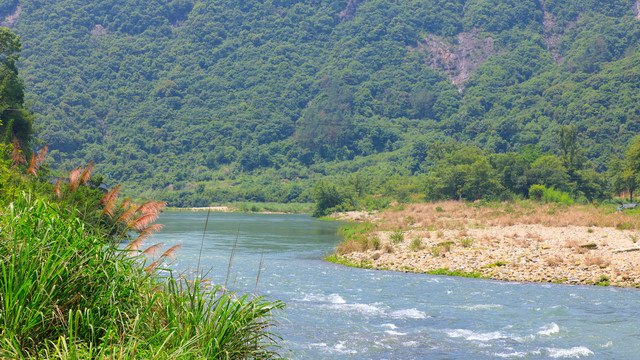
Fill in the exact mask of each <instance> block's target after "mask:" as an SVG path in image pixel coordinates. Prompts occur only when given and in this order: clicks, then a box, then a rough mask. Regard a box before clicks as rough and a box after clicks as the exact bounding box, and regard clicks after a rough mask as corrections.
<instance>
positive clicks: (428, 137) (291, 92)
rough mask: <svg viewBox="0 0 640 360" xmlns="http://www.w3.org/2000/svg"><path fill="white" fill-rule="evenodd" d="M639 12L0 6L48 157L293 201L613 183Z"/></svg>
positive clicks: (113, 179)
mask: <svg viewBox="0 0 640 360" xmlns="http://www.w3.org/2000/svg"><path fill="white" fill-rule="evenodd" d="M638 8H640V6H638V4H637V3H636V1H635V0H573V1H572V0H544V1H543V0H420V1H417V0H400V1H397V0H394V1H391V0H318V1H303V0H262V1H258V0H245V1H232V0H216V1H213V0H202V1H191V0H173V1H168V0H155V1H143V2H140V1H133V0H119V1H115V0H102V1H95V0H93V1H92V0H7V1H2V2H0V16H2V17H4V18H5V21H4V22H3V25H5V26H9V27H10V28H11V29H12V31H14V32H15V33H17V34H18V35H19V36H20V38H21V40H22V53H21V60H20V62H19V63H18V66H19V70H20V75H21V77H22V78H23V81H24V84H25V93H26V94H25V96H26V99H27V102H28V103H29V104H30V105H29V108H30V109H31V110H32V111H33V112H34V113H35V114H36V115H35V116H36V117H35V119H36V120H35V127H36V130H37V131H38V132H39V133H38V137H39V138H40V139H41V140H42V141H43V142H46V143H48V144H49V147H50V149H51V152H50V157H49V162H50V163H51V166H52V168H54V169H56V168H58V169H65V170H69V169H72V168H75V167H77V166H78V165H81V164H86V163H88V162H90V161H94V162H95V164H96V171H97V172H99V173H102V174H103V175H104V177H105V180H106V181H107V182H108V183H111V184H115V183H121V182H122V183H125V184H126V187H127V188H129V189H132V190H134V191H137V192H144V193H145V194H146V195H148V196H153V197H154V198H155V199H159V200H166V201H168V202H169V203H170V205H175V206H182V205H208V204H209V203H211V202H222V201H232V200H257V201H280V202H289V201H309V200H310V199H311V198H312V197H313V192H312V189H311V188H312V184H313V183H314V182H316V181H317V180H318V179H321V178H323V177H326V176H330V177H333V178H336V177H337V178H338V179H342V180H338V181H342V182H344V183H349V182H350V183H355V184H356V185H357V184H358V182H359V181H361V180H358V179H365V180H366V183H367V190H366V191H369V192H384V188H385V186H386V188H387V189H389V191H394V192H398V191H400V192H402V191H403V190H402V189H403V186H401V184H406V186H405V188H406V189H408V190H406V191H407V192H408V193H413V192H416V191H417V192H419V193H423V194H429V192H430V191H431V194H436V195H437V196H439V197H452V198H458V197H463V198H468V199H475V198H479V197H483V196H493V195H495V196H504V194H505V191H506V192H508V193H509V194H511V195H525V196H526V195H527V191H528V189H529V187H530V186H531V185H534V184H542V185H545V186H547V187H550V186H554V187H556V188H562V189H563V190H566V191H572V192H574V193H575V194H576V195H577V196H585V197H586V198H588V199H594V198H598V197H600V196H602V195H603V194H604V193H605V192H606V191H609V190H610V189H613V190H616V189H617V190H620V189H623V188H624V186H623V185H620V184H621V182H619V183H617V185H616V184H611V183H609V182H608V181H607V178H605V177H603V174H604V172H606V171H608V170H611V168H612V165H611V164H617V165H616V166H618V168H619V170H620V171H622V169H623V168H624V165H620V164H622V162H623V161H622V160H618V159H622V158H623V156H624V151H625V149H627V146H628V143H629V141H630V139H631V138H632V137H633V136H634V135H636V134H638V133H639V132H640V91H639V90H640V89H639V87H640V51H639V48H638V44H639V40H640V21H639V19H638V14H637V10H638ZM561 133H562V134H565V135H564V137H563V138H562V139H561V136H560V135H561ZM561 140H562V141H561ZM456 166H457V167H460V166H462V167H463V168H465V169H466V170H464V174H457V175H455V178H452V179H449V180H447V178H446V177H447V176H453V175H451V174H453V173H454V172H452V171H451V169H452V168H455V167H456ZM467 168H468V169H467ZM549 169H551V170H549ZM460 171H463V170H460ZM554 171H555V172H554ZM350 174H353V175H350ZM409 176H413V177H412V179H414V180H408V179H409V178H408V177H409ZM609 178H613V177H609ZM416 179H417V180H416ZM475 179H481V181H480V182H479V183H477V184H475V185H474V183H473V181H472V180H475ZM485 180H486V181H485ZM489 180H491V181H489ZM362 181H364V180H362ZM416 184H420V185H416ZM356 185H354V186H352V188H353V189H360V190H357V191H365V190H362V189H363V188H362V186H363V185H357V186H356ZM359 186H360V187H359ZM398 189H400V190H398ZM318 191H319V190H318V188H316V195H317V192H318ZM354 191H356V190H354ZM492 194H493V195H492ZM434 196H435V195H434Z"/></svg>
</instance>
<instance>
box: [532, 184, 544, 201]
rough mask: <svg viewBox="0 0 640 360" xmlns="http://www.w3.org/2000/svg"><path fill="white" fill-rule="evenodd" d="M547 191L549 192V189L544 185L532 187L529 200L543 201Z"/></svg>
mask: <svg viewBox="0 0 640 360" xmlns="http://www.w3.org/2000/svg"><path fill="white" fill-rule="evenodd" d="M545 190H547V188H546V187H545V186H544V185H531V187H530V188H529V199H534V200H537V201H541V200H542V195H543V194H544V191H545Z"/></svg>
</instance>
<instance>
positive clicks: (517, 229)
mask: <svg viewBox="0 0 640 360" xmlns="http://www.w3.org/2000/svg"><path fill="white" fill-rule="evenodd" d="M394 234H395V235H394ZM397 234H398V232H397V231H396V232H390V231H375V232H372V233H370V234H368V236H370V237H371V238H376V239H378V241H379V244H380V245H379V246H378V249H377V250H374V249H368V250H363V251H353V252H348V253H344V254H341V255H340V256H342V257H343V259H345V260H347V261H348V262H351V263H355V264H362V263H366V264H367V267H371V268H374V269H387V270H394V271H412V272H429V271H436V270H439V269H448V271H450V272H461V273H476V274H480V276H482V277H486V278H490V279H496V280H504V281H518V282H553V283H568V284H585V285H586V284H588V285H594V284H595V285H613V286H620V287H633V286H638V285H640V243H638V242H637V239H638V232H637V231H635V230H620V229H616V228H613V227H593V226H544V225H538V224H515V225H509V226H476V227H468V228H464V229H461V228H457V229H437V230H435V229H432V230H424V229H421V228H414V229H411V230H406V231H403V232H402V237H401V240H399V237H398V235H397ZM394 236H395V238H393V237H394ZM417 239H419V240H417Z"/></svg>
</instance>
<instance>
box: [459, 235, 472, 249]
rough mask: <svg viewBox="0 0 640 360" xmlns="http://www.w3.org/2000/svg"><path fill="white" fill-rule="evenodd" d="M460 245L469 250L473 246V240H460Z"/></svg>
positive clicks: (466, 238) (468, 238)
mask: <svg viewBox="0 0 640 360" xmlns="http://www.w3.org/2000/svg"><path fill="white" fill-rule="evenodd" d="M460 245H462V247H465V248H469V247H471V246H472V245H473V238H470V237H465V238H462V240H460Z"/></svg>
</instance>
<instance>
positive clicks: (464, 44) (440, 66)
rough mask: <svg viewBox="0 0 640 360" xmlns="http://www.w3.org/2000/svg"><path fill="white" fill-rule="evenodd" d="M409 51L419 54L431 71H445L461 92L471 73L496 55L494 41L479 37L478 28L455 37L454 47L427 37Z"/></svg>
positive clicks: (441, 39)
mask: <svg viewBox="0 0 640 360" xmlns="http://www.w3.org/2000/svg"><path fill="white" fill-rule="evenodd" d="M410 50H413V51H419V52H420V53H421V54H422V55H423V56H424V58H425V61H426V62H427V64H428V65H429V66H430V67H431V68H432V69H435V70H438V71H441V72H444V73H445V74H446V75H447V77H448V78H449V79H450V80H451V82H452V83H453V84H455V85H456V86H457V87H458V90H460V91H462V89H463V84H464V82H465V81H467V79H469V77H470V76H471V75H472V74H473V72H474V70H475V69H477V68H478V67H479V66H480V65H482V64H484V62H485V61H486V60H487V58H488V57H489V56H491V55H494V54H496V49H495V46H494V44H493V38H491V37H484V36H481V34H480V31H479V30H477V29H474V30H472V31H469V32H463V33H460V34H458V36H457V44H450V43H447V42H446V41H445V40H444V39H443V38H441V37H439V36H436V35H429V36H427V37H426V38H425V39H424V40H423V41H420V42H419V43H418V45H417V47H416V48H411V49H410Z"/></svg>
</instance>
